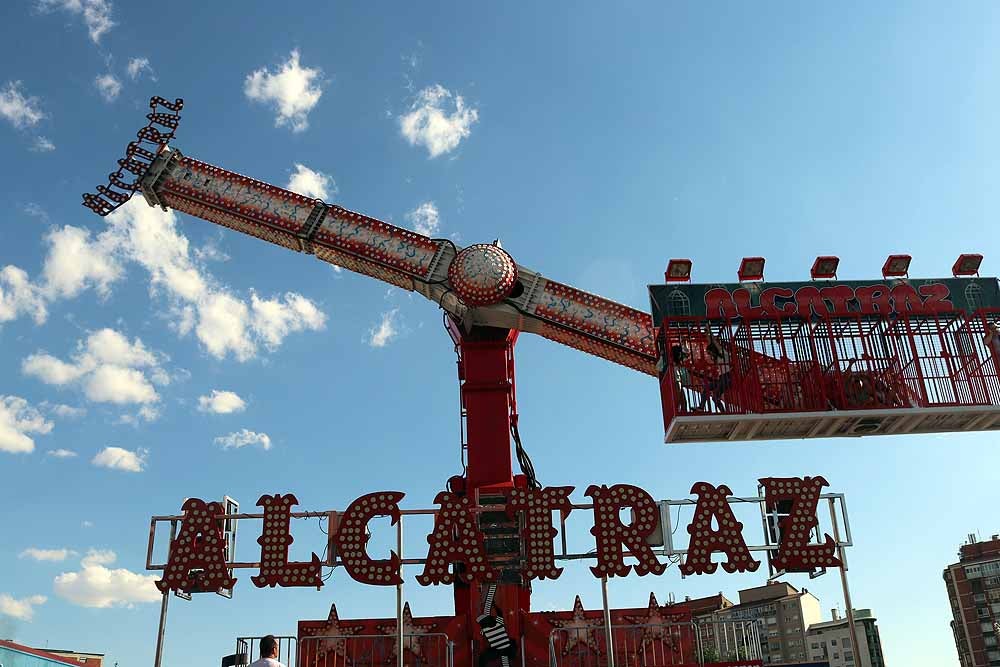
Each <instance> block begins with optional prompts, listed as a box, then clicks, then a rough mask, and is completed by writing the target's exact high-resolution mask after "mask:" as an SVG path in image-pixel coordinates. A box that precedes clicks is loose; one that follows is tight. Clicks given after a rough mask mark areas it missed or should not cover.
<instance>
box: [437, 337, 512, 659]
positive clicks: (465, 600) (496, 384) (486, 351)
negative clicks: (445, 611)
mask: <svg viewBox="0 0 1000 667" xmlns="http://www.w3.org/2000/svg"><path fill="white" fill-rule="evenodd" d="M457 329H458V327H455V328H451V331H452V333H453V335H455V334H458V335H459V340H458V345H459V347H460V349H461V356H462V366H461V380H462V387H461V391H462V402H463V405H464V406H465V410H466V429H467V432H466V438H467V442H468V461H467V466H468V469H467V471H466V492H467V493H468V495H469V497H470V498H473V499H474V498H475V497H476V492H477V491H479V490H483V489H486V488H490V489H496V488H498V487H501V488H502V487H507V488H510V487H512V486H513V485H514V471H513V467H512V459H511V438H510V415H511V407H512V402H513V383H512V381H511V380H512V378H511V377H510V375H509V373H508V364H507V359H508V355H509V354H511V353H512V351H513V347H514V344H515V343H516V341H517V335H518V332H517V331H516V330H507V329H498V328H491V327H476V328H474V329H473V330H472V331H471V332H469V333H466V332H464V331H457ZM454 595H455V613H456V615H457V614H464V615H465V616H466V618H467V623H468V627H469V629H470V633H469V635H470V638H476V637H477V636H478V631H477V630H476V628H478V625H477V624H476V622H475V619H476V617H477V616H478V615H479V614H480V613H481V611H482V610H481V606H482V600H480V596H479V594H478V591H474V589H473V588H470V587H469V586H466V585H463V584H459V583H456V584H455V585H454ZM496 604H497V605H499V606H500V607H501V608H502V609H503V610H504V612H505V617H506V623H507V630H508V631H509V632H510V636H511V638H512V639H513V640H514V641H515V642H518V644H519V638H520V635H521V622H520V621H521V615H520V613H519V611H529V610H530V609H531V592H530V590H529V589H527V588H522V587H521V586H518V585H510V584H501V585H500V586H499V587H498V588H497V595H496Z"/></svg>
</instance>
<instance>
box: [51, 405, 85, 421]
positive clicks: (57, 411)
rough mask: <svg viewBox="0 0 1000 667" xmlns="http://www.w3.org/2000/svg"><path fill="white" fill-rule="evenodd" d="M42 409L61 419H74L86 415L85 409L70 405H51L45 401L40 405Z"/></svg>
mask: <svg viewBox="0 0 1000 667" xmlns="http://www.w3.org/2000/svg"><path fill="white" fill-rule="evenodd" d="M42 407H43V408H44V409H45V410H47V411H49V412H51V413H52V414H54V415H55V416H56V417H61V418H62V419H76V418H78V417H83V416H84V415H85V414H87V410H86V409H85V408H74V407H73V406H72V405H63V404H62V403H56V404H55V405H53V404H51V403H49V402H47V401H46V402H43V403H42Z"/></svg>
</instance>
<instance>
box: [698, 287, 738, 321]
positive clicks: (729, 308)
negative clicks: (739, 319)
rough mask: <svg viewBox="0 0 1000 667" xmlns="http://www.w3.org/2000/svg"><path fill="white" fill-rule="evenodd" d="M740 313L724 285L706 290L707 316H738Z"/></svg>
mask: <svg viewBox="0 0 1000 667" xmlns="http://www.w3.org/2000/svg"><path fill="white" fill-rule="evenodd" d="M737 315H739V313H738V312H737V310H736V304H735V303H733V297H732V295H731V294H730V293H729V290H727V289H725V288H724V287H713V288H712V289H710V290H708V291H707V292H705V317H708V318H713V317H719V316H722V317H726V318H730V317H736V316H737Z"/></svg>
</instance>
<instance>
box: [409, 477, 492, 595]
mask: <svg viewBox="0 0 1000 667" xmlns="http://www.w3.org/2000/svg"><path fill="white" fill-rule="evenodd" d="M434 502H435V503H438V504H439V505H441V509H439V510H438V513H437V516H436V517H434V532H432V533H431V534H430V535H428V536H427V544H429V545H431V548H430V551H429V552H428V554H427V562H426V563H425V564H424V572H423V574H418V575H417V581H418V582H419V583H420V585H422V586H428V585H430V584H450V583H452V582H453V581H454V580H455V579H456V578H457V579H459V580H460V581H462V582H465V583H472V582H473V581H495V580H496V579H497V571H496V570H494V569H493V567H492V566H491V565H490V563H489V561H488V560H486V547H485V546H483V533H482V531H480V530H479V525H478V523H479V522H478V521H477V520H476V514H475V512H473V511H472V501H471V500H469V498H468V497H467V496H456V495H455V494H453V493H448V492H447V491H442V492H441V493H439V494H437V497H436V498H434ZM452 563H461V564H462V565H464V566H465V567H464V568H463V569H461V570H457V571H456V572H455V574H454V575H453V574H452V573H451V571H450V569H451V564H452Z"/></svg>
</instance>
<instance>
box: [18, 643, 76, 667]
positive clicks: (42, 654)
mask: <svg viewBox="0 0 1000 667" xmlns="http://www.w3.org/2000/svg"><path fill="white" fill-rule="evenodd" d="M0 648H6V649H9V650H11V651H15V652H17V653H23V654H25V655H33V656H35V657H36V658H42V659H43V660H48V661H50V662H54V663H57V664H60V665H74V666H75V667H79V666H80V663H79V662H78V661H76V660H70V659H69V658H64V657H62V656H60V655H56V654H55V653H50V652H49V651H43V650H41V649H37V648H31V647H30V646H24V645H23V644H17V643H15V642H12V641H9V640H6V639H0Z"/></svg>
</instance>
